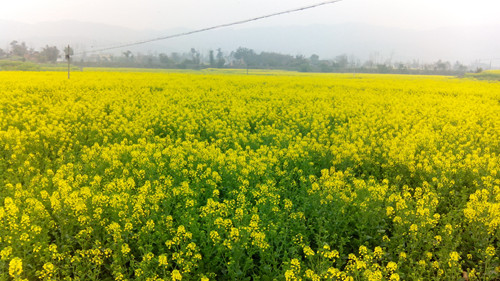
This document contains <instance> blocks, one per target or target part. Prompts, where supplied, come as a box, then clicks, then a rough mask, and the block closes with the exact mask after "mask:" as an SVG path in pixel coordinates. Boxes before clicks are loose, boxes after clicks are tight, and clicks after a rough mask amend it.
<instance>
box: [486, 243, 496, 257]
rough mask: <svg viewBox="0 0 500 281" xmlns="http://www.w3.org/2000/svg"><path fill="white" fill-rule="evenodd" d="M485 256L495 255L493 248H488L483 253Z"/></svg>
mask: <svg viewBox="0 0 500 281" xmlns="http://www.w3.org/2000/svg"><path fill="white" fill-rule="evenodd" d="M485 253H486V255H488V256H490V257H493V256H494V255H495V247H493V246H491V245H490V246H488V247H487V248H486V251H485Z"/></svg>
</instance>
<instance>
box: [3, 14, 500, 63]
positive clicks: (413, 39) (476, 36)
mask: <svg viewBox="0 0 500 281" xmlns="http://www.w3.org/2000/svg"><path fill="white" fill-rule="evenodd" d="M190 30H191V29H183V28H177V29H166V30H134V29H129V28H125V27H119V26H112V25H107V24H100V23H90V22H79V21H56V22H42V23H38V24H25V23H20V22H14V21H2V20H0V48H2V49H4V50H5V49H8V47H9V43H10V42H11V41H13V40H17V41H19V42H22V41H24V42H26V44H27V45H28V47H30V48H34V49H40V48H42V47H44V46H45V45H49V46H53V45H55V46H57V47H58V48H59V49H62V48H63V46H65V45H67V44H68V43H69V44H71V46H72V47H73V48H74V49H75V51H76V52H83V51H87V52H88V51H91V50H94V49H96V48H101V47H108V46H113V45H116V44H123V43H129V42H135V41H140V40H145V39H151V38H156V37H160V36H168V35H172V34H177V33H180V32H185V31H190ZM498 34H500V26H493V25H490V26H478V27H448V28H439V29H431V30H410V29H398V28H391V27H383V26H373V25H368V24H355V23H353V24H336V25H308V26H301V25H297V26H275V27H266V28H263V27H245V26H239V27H236V28H222V29H218V30H212V31H207V32H203V33H198V34H193V35H190V36H186V37H179V38H174V39H168V40H163V41H157V42H152V43H147V44H143V45H139V46H133V47H127V48H122V49H116V50H112V51H106V53H111V54H115V55H118V54H121V53H122V52H124V51H125V50H131V51H132V52H134V53H135V52H141V53H171V52H188V51H189V50H190V49H191V48H195V49H197V50H198V51H200V52H202V53H204V52H208V50H210V49H213V50H215V49H217V48H221V49H222V50H223V51H224V52H226V53H228V52H230V51H233V50H236V49H237V48H238V47H240V46H242V47H247V48H251V49H254V50H255V51H257V52H260V51H272V52H279V53H283V54H291V55H298V54H300V55H304V56H310V55H311V54H317V55H319V56H320V58H325V59H330V58H334V57H335V56H337V55H340V54H347V55H349V56H354V57H356V58H358V59H360V60H367V59H372V60H375V61H378V62H380V63H382V62H384V61H387V60H389V59H391V60H392V61H412V60H420V61H423V62H431V61H436V60H439V59H441V60H447V61H450V62H455V61H457V60H458V61H461V62H463V63H466V64H468V63H472V62H474V61H477V60H479V59H481V60H482V61H481V62H483V63H489V59H490V58H499V57H500V54H499V52H500V40H498ZM492 64H493V65H498V64H500V61H499V60H493V62H492Z"/></svg>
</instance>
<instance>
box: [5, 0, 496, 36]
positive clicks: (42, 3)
mask: <svg viewBox="0 0 500 281" xmlns="http://www.w3.org/2000/svg"><path fill="white" fill-rule="evenodd" d="M319 2H322V0H301V1H299V0H286V1H285V0H281V1H277V0H274V1H272V0H211V1H207V0H204V1H202V0H198V1H195V0H177V1H174V0H9V1H3V3H2V5H1V6H2V7H1V9H0V19H2V20H13V21H19V22H25V23H36V22H43V21H57V20H78V21H88V22H97V23H106V24H111V25H118V26H125V27H129V28H134V29H157V30H162V29H168V28H174V27H187V28H201V27H207V26H212V25H216V24H222V23H228V22H233V21H237V20H241V19H247V18H250V17H255V16H261V15H265V14H270V13H273V12H278V11H282V10H288V9H292V8H297V7H301V6H306V5H311V4H314V3H319ZM499 12H500V1H498V0H469V1H466V0H343V1H341V2H338V3H335V4H330V5H327V6H322V7H319V8H316V9H313V10H307V11H302V12H299V13H293V14H288V15H283V16H278V17H275V18H271V19H264V20H262V21H259V22H253V23H249V24H246V25H244V26H242V27H255V26H276V25H310V24H337V23H346V22H348V23H353V22H354V23H368V24H374V25H383V26H393V27H401V28H412V29H429V28H436V27H444V26H457V25H458V26H477V25H487V24H495V25H500V14H499Z"/></svg>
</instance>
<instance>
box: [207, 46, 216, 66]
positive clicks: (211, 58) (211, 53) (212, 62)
mask: <svg viewBox="0 0 500 281" xmlns="http://www.w3.org/2000/svg"><path fill="white" fill-rule="evenodd" d="M208 59H209V63H210V67H215V57H214V51H213V50H210V51H209V52H208Z"/></svg>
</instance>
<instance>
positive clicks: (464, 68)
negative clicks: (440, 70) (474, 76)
mask: <svg viewBox="0 0 500 281" xmlns="http://www.w3.org/2000/svg"><path fill="white" fill-rule="evenodd" d="M453 70H456V71H459V72H466V71H467V66H465V65H463V64H461V63H460V62H459V61H456V62H455V64H454V65H453Z"/></svg>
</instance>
